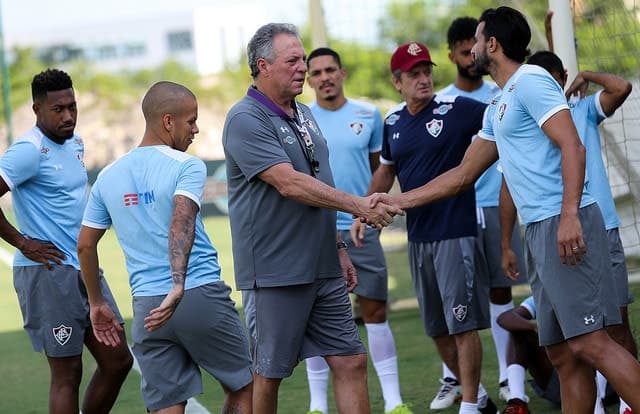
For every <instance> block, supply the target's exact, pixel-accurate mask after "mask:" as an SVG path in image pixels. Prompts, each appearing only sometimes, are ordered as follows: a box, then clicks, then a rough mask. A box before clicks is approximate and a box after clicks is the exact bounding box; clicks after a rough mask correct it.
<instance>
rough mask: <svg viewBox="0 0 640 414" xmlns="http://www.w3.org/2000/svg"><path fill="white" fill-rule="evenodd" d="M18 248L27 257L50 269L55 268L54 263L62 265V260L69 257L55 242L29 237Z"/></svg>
mask: <svg viewBox="0 0 640 414" xmlns="http://www.w3.org/2000/svg"><path fill="white" fill-rule="evenodd" d="M18 250H20V252H22V254H23V255H24V256H25V257H26V258H27V259H29V260H33V261H34V262H37V263H42V264H43V265H45V266H46V267H47V269H49V270H51V269H52V268H53V266H52V263H55V264H59V265H61V264H62V261H63V260H64V259H65V258H66V257H67V256H66V255H65V254H64V253H63V252H62V251H60V250H59V249H58V248H57V247H56V246H55V245H54V244H53V243H51V242H49V241H43V240H36V239H32V238H29V237H25V238H24V242H23V243H22V245H21V246H19V247H18Z"/></svg>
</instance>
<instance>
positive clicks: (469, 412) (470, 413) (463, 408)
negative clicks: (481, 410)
mask: <svg viewBox="0 0 640 414" xmlns="http://www.w3.org/2000/svg"><path fill="white" fill-rule="evenodd" d="M458 414H478V404H474V403H468V402H464V401H463V402H461V403H460V410H458Z"/></svg>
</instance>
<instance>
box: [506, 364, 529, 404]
mask: <svg viewBox="0 0 640 414" xmlns="http://www.w3.org/2000/svg"><path fill="white" fill-rule="evenodd" d="M525 375H526V372H525V369H524V367H523V366H522V365H518V364H511V365H509V366H508V367H507V378H508V379H509V394H510V395H511V398H519V399H521V400H522V401H524V396H525V393H524V380H525Z"/></svg>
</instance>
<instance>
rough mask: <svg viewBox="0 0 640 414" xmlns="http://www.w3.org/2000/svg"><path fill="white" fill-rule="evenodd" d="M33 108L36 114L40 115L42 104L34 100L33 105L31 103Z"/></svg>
mask: <svg viewBox="0 0 640 414" xmlns="http://www.w3.org/2000/svg"><path fill="white" fill-rule="evenodd" d="M31 109H33V113H34V114H36V115H38V113H39V112H40V104H39V103H38V102H34V103H33V105H31Z"/></svg>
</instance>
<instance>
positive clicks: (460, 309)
mask: <svg viewBox="0 0 640 414" xmlns="http://www.w3.org/2000/svg"><path fill="white" fill-rule="evenodd" d="M452 311H453V316H455V317H456V319H457V320H458V322H462V321H464V318H466V317H467V307H466V306H465V305H463V304H460V305H458V306H456V307H455V308H453V309H452Z"/></svg>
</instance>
